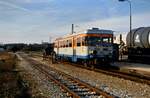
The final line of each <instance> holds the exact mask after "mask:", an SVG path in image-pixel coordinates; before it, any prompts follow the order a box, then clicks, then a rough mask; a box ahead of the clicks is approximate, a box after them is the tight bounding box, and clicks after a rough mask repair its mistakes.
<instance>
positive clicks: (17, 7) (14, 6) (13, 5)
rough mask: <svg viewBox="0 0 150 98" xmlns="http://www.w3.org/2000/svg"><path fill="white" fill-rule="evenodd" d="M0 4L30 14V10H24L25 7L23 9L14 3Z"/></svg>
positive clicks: (3, 2) (2, 2)
mask: <svg viewBox="0 0 150 98" xmlns="http://www.w3.org/2000/svg"><path fill="white" fill-rule="evenodd" d="M0 4H2V5H6V6H8V7H12V8H15V9H19V10H22V11H25V12H29V10H28V9H26V8H24V7H21V6H19V5H16V4H13V3H9V2H6V1H0Z"/></svg>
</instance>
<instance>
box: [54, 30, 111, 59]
mask: <svg viewBox="0 0 150 98" xmlns="http://www.w3.org/2000/svg"><path fill="white" fill-rule="evenodd" d="M54 52H55V54H56V56H57V58H61V59H62V58H63V59H67V60H70V61H73V62H78V61H86V62H87V61H90V60H95V61H96V62H99V61H110V60H112V59H113V31H111V30H101V29H98V28H92V29H88V30H87V31H85V32H80V33H74V34H70V35H66V36H64V37H61V38H57V39H56V40H55V41H54Z"/></svg>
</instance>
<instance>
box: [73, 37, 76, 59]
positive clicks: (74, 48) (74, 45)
mask: <svg viewBox="0 0 150 98" xmlns="http://www.w3.org/2000/svg"><path fill="white" fill-rule="evenodd" d="M72 43H73V44H72V48H73V56H72V61H73V62H77V54H76V39H75V37H73V40H72Z"/></svg>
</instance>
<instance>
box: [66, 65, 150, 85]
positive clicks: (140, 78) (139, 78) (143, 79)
mask: <svg viewBox="0 0 150 98" xmlns="http://www.w3.org/2000/svg"><path fill="white" fill-rule="evenodd" d="M65 63H67V64H71V65H73V66H78V67H80V68H84V69H87V70H92V71H95V72H99V73H103V74H106V75H111V76H113V77H119V78H123V79H126V80H131V81H135V82H137V83H143V84H148V85H150V77H147V76H144V75H139V74H137V73H134V72H131V73H126V72H122V71H119V70H115V69H111V68H109V69H107V68H104V67H101V68H91V67H85V66H83V65H80V64H74V63H68V62H65Z"/></svg>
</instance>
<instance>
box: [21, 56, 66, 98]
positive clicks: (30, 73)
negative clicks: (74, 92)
mask: <svg viewBox="0 0 150 98" xmlns="http://www.w3.org/2000/svg"><path fill="white" fill-rule="evenodd" d="M18 58H19V59H20V63H19V66H18V69H19V70H21V72H20V75H21V77H22V78H23V81H25V82H27V85H28V86H29V87H30V89H31V90H32V91H31V93H32V98H66V97H65V94H64V93H62V92H61V90H60V87H59V86H57V85H56V84H54V83H53V82H52V81H49V80H48V79H47V77H46V76H45V75H44V74H42V73H41V72H39V71H38V70H36V69H34V68H32V67H31V65H30V64H29V63H28V62H27V61H25V60H24V59H23V58H22V57H20V56H19V55H18Z"/></svg>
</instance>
